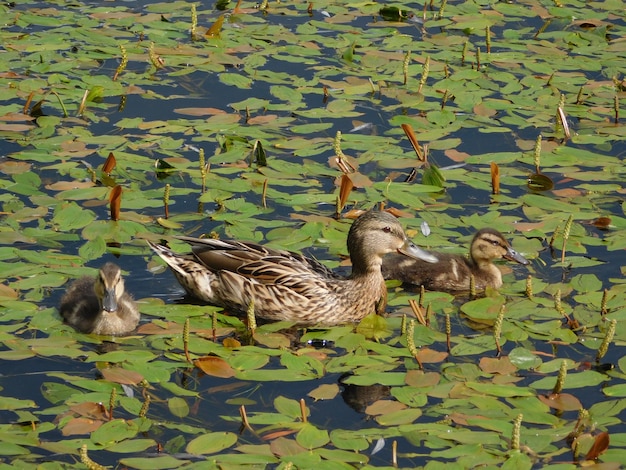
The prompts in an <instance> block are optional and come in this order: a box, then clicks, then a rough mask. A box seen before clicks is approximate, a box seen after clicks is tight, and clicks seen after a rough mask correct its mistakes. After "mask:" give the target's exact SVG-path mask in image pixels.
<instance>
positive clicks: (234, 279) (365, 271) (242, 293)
mask: <svg viewBox="0 0 626 470" xmlns="http://www.w3.org/2000/svg"><path fill="white" fill-rule="evenodd" d="M179 238H180V239H182V240H184V241H186V242H188V243H189V244H190V245H191V246H192V253H191V254H187V255H179V254H176V253H174V252H172V251H171V250H170V249H169V248H167V247H164V246H162V245H157V244H154V243H150V242H149V244H150V246H151V247H152V249H153V250H154V251H155V252H156V253H157V254H158V255H159V256H160V257H161V258H162V259H163V260H164V261H165V262H166V263H167V264H168V265H169V266H170V268H172V270H173V272H174V275H175V276H176V278H177V279H178V281H179V282H180V284H181V285H182V286H183V287H184V288H185V290H186V291H187V292H188V293H189V294H191V295H193V296H195V297H198V298H199V299H201V300H204V301H206V302H208V303H211V304H214V305H220V306H223V307H226V308H227V309H230V310H234V311H237V312H245V311H246V309H247V307H248V306H249V305H250V303H251V302H254V311H255V314H256V316H257V317H260V318H265V319H268V320H287V321H294V322H297V323H301V324H321V325H337V324H342V323H348V322H354V321H358V320H360V319H361V318H363V317H365V316H366V315H368V314H370V313H372V312H378V313H380V312H381V311H382V310H383V309H384V308H385V305H386V297H387V289H386V287H385V282H384V279H383V277H382V274H381V264H382V257H383V255H384V254H386V253H390V252H400V253H405V254H403V255H401V256H413V257H416V258H418V257H422V258H424V259H426V260H431V262H432V261H435V258H434V257H433V256H432V255H429V254H428V253H425V252H423V251H422V250H420V249H419V248H417V247H416V246H415V245H413V244H412V243H410V242H409V240H408V239H407V237H406V235H405V234H404V231H403V229H402V226H401V225H400V223H399V222H398V221H397V220H396V218H395V217H393V216H392V215H391V214H388V213H386V212H378V211H369V212H366V213H364V214H363V215H361V216H360V217H359V218H358V219H356V220H355V221H354V223H353V224H352V227H350V231H349V234H348V251H349V252H350V259H351V261H352V274H351V275H350V277H349V278H343V277H341V276H338V275H336V274H334V273H333V272H332V271H330V270H329V269H327V268H326V267H325V266H324V265H322V264H321V263H319V262H318V261H316V260H314V259H310V258H307V257H305V256H302V255H300V254H297V253H293V252H290V251H283V250H273V249H270V248H267V247H263V246H261V245H258V244H255V243H244V242H238V241H223V240H210V239H196V238H189V237H179Z"/></svg>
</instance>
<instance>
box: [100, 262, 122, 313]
mask: <svg viewBox="0 0 626 470" xmlns="http://www.w3.org/2000/svg"><path fill="white" fill-rule="evenodd" d="M94 290H95V292H96V296H97V297H98V300H100V304H101V307H102V309H103V310H104V311H106V312H115V311H117V308H118V299H120V298H121V297H122V295H124V279H122V271H121V270H120V268H119V266H117V265H116V264H114V263H106V264H105V265H104V266H102V268H101V269H100V272H99V273H98V276H97V277H96V282H95V284H94Z"/></svg>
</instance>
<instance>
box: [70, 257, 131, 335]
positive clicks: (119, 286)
mask: <svg viewBox="0 0 626 470" xmlns="http://www.w3.org/2000/svg"><path fill="white" fill-rule="evenodd" d="M59 311H60V313H61V316H62V317H63V318H64V319H65V321H66V323H68V324H69V325H71V326H73V327H74V328H76V329H77V330H78V331H80V332H82V333H94V334H97V335H121V334H124V333H128V332H130V331H132V330H134V329H135V328H136V327H137V323H139V316H140V315H139V311H138V310H137V306H136V304H135V302H134V301H133V299H132V297H131V296H130V295H128V293H127V292H125V291H124V280H123V279H122V272H121V270H120V268H119V266H117V265H116V264H114V263H106V264H105V265H104V266H102V268H101V269H100V272H99V273H98V275H97V276H96V277H95V278H91V277H82V278H80V279H77V280H76V281H74V282H73V283H72V284H71V285H70V287H69V288H68V289H67V292H66V293H65V294H64V295H63V297H62V298H61V306H60V308H59Z"/></svg>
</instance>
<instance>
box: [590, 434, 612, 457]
mask: <svg viewBox="0 0 626 470" xmlns="http://www.w3.org/2000/svg"><path fill="white" fill-rule="evenodd" d="M608 448H609V433H608V432H606V431H603V432H601V433H600V434H598V435H597V436H596V440H595V441H594V443H593V445H592V446H591V449H589V452H587V455H586V456H585V460H596V459H597V458H598V457H600V454H602V452H604V451H605V450H607V449H608Z"/></svg>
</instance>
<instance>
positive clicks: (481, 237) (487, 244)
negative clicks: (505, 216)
mask: <svg viewBox="0 0 626 470" xmlns="http://www.w3.org/2000/svg"><path fill="white" fill-rule="evenodd" d="M470 255H471V258H472V259H473V260H474V261H475V262H476V264H478V265H479V266H480V265H484V264H489V263H491V262H492V261H493V260H494V259H500V258H504V259H506V260H509V261H515V262H516V263H520V264H528V263H529V262H528V260H527V259H526V258H524V257H523V256H522V255H520V254H519V253H518V252H517V251H515V250H514V249H513V248H511V245H509V242H507V241H506V240H505V238H504V237H503V236H502V234H501V233H500V232H498V231H497V230H495V229H492V228H483V229H481V230H479V231H478V232H476V235H474V239H473V240H472V245H471V247H470Z"/></svg>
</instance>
